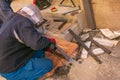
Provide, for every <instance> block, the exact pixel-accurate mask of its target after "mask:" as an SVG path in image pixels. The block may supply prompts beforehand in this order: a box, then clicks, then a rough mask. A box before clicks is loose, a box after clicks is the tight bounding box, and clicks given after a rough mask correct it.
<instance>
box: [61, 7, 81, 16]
mask: <svg viewBox="0 0 120 80" xmlns="http://www.w3.org/2000/svg"><path fill="white" fill-rule="evenodd" d="M80 9H81V8H80V5H78V9H76V10H72V11H68V12H66V13H63V14H62V15H66V14H69V13H73V12H76V11H79V10H80Z"/></svg>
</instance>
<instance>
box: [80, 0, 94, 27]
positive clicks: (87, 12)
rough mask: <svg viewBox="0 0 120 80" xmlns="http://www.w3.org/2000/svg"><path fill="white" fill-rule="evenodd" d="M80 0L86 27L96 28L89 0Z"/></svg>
mask: <svg viewBox="0 0 120 80" xmlns="http://www.w3.org/2000/svg"><path fill="white" fill-rule="evenodd" d="M82 2H83V7H84V11H85V15H86V20H87V25H88V27H89V28H90V29H96V22H95V19H94V13H93V8H92V3H91V0H82Z"/></svg>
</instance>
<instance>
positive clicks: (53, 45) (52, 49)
mask: <svg viewBox="0 0 120 80" xmlns="http://www.w3.org/2000/svg"><path fill="white" fill-rule="evenodd" d="M49 39H50V42H51V43H50V44H49V46H48V47H47V48H46V51H48V52H52V53H54V52H55V50H56V49H57V48H56V41H55V39H54V38H49Z"/></svg>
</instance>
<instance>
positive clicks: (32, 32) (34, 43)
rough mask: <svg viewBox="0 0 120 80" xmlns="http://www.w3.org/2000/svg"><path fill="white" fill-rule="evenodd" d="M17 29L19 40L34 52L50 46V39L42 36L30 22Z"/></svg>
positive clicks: (23, 23) (19, 25)
mask: <svg viewBox="0 0 120 80" xmlns="http://www.w3.org/2000/svg"><path fill="white" fill-rule="evenodd" d="M16 27H17V29H16V30H17V33H18V36H19V38H20V39H21V40H22V41H23V42H24V44H25V45H26V46H28V47H31V48H32V49H33V50H41V49H44V48H46V47H48V45H49V44H50V39H49V38H47V37H45V36H43V35H42V34H40V33H39V32H38V31H37V30H36V29H35V28H34V25H33V24H32V23H31V22H30V21H23V22H22V23H19V24H17V26H16Z"/></svg>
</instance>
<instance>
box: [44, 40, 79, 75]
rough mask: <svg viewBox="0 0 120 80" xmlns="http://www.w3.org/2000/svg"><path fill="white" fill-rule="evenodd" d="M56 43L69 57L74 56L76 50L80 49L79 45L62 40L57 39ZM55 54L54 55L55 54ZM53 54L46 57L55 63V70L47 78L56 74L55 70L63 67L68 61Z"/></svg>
mask: <svg viewBox="0 0 120 80" xmlns="http://www.w3.org/2000/svg"><path fill="white" fill-rule="evenodd" d="M56 43H57V45H58V46H59V47H60V48H62V49H63V50H64V51H65V52H66V54H68V55H69V56H72V55H73V54H74V52H75V51H76V49H77V48H78V46H77V44H75V43H72V42H68V41H66V40H61V39H56ZM53 54H54V53H53ZM53 54H51V53H47V54H46V56H47V57H48V58H49V59H51V60H52V61H53V63H54V68H53V70H52V71H51V72H49V73H47V76H51V75H53V74H54V72H55V70H56V69H57V67H59V66H62V65H63V63H65V62H66V61H65V60H64V59H62V58H60V57H59V58H58V57H57V56H55V55H53Z"/></svg>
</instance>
